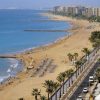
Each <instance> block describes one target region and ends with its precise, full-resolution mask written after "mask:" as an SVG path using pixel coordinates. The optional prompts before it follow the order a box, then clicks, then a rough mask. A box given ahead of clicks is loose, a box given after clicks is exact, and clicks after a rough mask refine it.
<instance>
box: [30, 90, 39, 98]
mask: <svg viewBox="0 0 100 100" xmlns="http://www.w3.org/2000/svg"><path fill="white" fill-rule="evenodd" d="M32 95H33V96H34V97H35V100H37V97H38V96H39V95H40V91H39V90H38V89H36V88H35V89H33V91H32Z"/></svg>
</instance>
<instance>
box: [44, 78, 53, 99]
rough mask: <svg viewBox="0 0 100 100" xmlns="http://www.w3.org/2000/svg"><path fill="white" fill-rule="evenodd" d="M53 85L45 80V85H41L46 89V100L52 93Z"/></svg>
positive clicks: (50, 81)
mask: <svg viewBox="0 0 100 100" xmlns="http://www.w3.org/2000/svg"><path fill="white" fill-rule="evenodd" d="M53 85H54V84H53V81H52V80H45V83H43V86H44V87H45V88H46V92H47V93H48V100H49V97H50V94H52V93H53V92H54V89H53Z"/></svg>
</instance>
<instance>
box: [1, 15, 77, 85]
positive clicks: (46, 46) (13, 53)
mask: <svg viewBox="0 0 100 100" xmlns="http://www.w3.org/2000/svg"><path fill="white" fill-rule="evenodd" d="M40 15H41V16H47V15H48V13H41V14H40ZM48 19H49V20H52V19H53V18H48ZM53 20H56V19H53ZM57 21H64V22H67V23H69V24H70V28H68V29H67V31H68V32H67V33H66V34H65V35H64V36H63V37H59V38H58V39H56V40H54V41H53V42H50V43H48V44H44V45H41V46H37V47H32V48H27V49H25V50H22V51H17V52H11V53H5V54H4V55H6V54H7V55H9V54H10V55H16V57H17V56H19V55H23V54H29V53H35V52H38V50H41V49H49V48H50V47H52V46H54V45H56V44H58V43H60V42H62V41H64V40H65V39H67V38H69V37H70V36H71V35H73V33H70V30H73V29H77V27H75V26H74V25H73V24H72V23H71V22H69V21H67V20H60V19H58V20H57ZM15 60H17V61H18V62H20V63H22V66H23V68H25V66H24V62H23V61H22V60H21V58H20V57H18V58H16V59H15ZM21 72H23V70H22V71H21ZM21 72H20V73H21ZM17 75H19V72H18V73H17V74H16V76H17ZM16 76H14V77H16ZM5 77H8V78H6V79H4V80H3V81H0V83H3V84H4V83H5V82H6V83H7V80H8V79H9V78H10V77H11V78H10V79H12V78H14V77H12V76H5Z"/></svg>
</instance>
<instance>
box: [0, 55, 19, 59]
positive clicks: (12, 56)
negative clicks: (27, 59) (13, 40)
mask: <svg viewBox="0 0 100 100" xmlns="http://www.w3.org/2000/svg"><path fill="white" fill-rule="evenodd" d="M0 58H17V57H16V56H15V55H0Z"/></svg>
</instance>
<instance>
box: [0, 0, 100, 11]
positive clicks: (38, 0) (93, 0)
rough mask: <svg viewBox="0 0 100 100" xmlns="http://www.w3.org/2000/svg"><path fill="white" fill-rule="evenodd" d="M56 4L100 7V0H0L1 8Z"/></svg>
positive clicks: (43, 6) (48, 6) (44, 6)
mask: <svg viewBox="0 0 100 100" xmlns="http://www.w3.org/2000/svg"><path fill="white" fill-rule="evenodd" d="M55 5H86V6H96V7H100V0H0V8H33V9H41V8H50V7H52V6H55Z"/></svg>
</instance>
